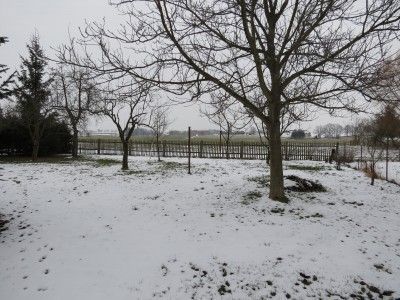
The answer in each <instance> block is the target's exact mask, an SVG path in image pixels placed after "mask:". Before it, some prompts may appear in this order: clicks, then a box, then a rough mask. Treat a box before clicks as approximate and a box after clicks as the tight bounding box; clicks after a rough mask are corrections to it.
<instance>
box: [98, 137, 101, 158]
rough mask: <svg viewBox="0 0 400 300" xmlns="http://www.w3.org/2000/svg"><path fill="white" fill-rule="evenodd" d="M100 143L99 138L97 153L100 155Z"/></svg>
mask: <svg viewBox="0 0 400 300" xmlns="http://www.w3.org/2000/svg"><path fill="white" fill-rule="evenodd" d="M100 143H101V140H100V139H98V140H97V154H98V155H100Z"/></svg>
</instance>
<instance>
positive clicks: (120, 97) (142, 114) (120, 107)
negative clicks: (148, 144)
mask: <svg viewBox="0 0 400 300" xmlns="http://www.w3.org/2000/svg"><path fill="white" fill-rule="evenodd" d="M107 81H108V82H107V83H105V84H104V88H102V89H101V94H100V96H99V97H98V98H97V99H96V101H95V102H94V107H93V108H92V109H91V112H92V113H94V114H97V115H104V116H106V117H108V118H109V119H110V120H111V121H112V122H113V123H114V125H115V126H116V127H117V130H118V135H119V138H120V140H121V143H122V151H123V158H122V170H128V169H129V166H128V155H129V139H130V138H131V136H132V133H133V131H134V130H135V128H137V127H138V126H148V118H149V115H150V113H151V102H152V99H153V98H152V95H151V85H150V84H148V83H143V82H140V81H136V80H135V79H134V78H129V79H126V78H125V79H124V78H123V79H120V80H118V81H117V82H116V81H115V80H111V81H109V80H107Z"/></svg>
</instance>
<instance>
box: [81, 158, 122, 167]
mask: <svg viewBox="0 0 400 300" xmlns="http://www.w3.org/2000/svg"><path fill="white" fill-rule="evenodd" d="M88 161H91V162H94V163H95V164H96V166H97V167H109V166H113V165H119V164H121V163H122V162H120V161H118V160H115V159H110V158H100V159H88Z"/></svg>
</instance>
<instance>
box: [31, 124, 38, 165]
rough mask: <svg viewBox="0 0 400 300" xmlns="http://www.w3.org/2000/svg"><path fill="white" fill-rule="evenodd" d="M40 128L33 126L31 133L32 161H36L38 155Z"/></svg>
mask: <svg viewBox="0 0 400 300" xmlns="http://www.w3.org/2000/svg"><path fill="white" fill-rule="evenodd" d="M39 144H40V128H39V126H35V128H34V129H33V133H32V161H37V159H38V155H39Z"/></svg>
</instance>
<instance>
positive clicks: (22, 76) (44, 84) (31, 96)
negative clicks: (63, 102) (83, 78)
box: [15, 35, 51, 161]
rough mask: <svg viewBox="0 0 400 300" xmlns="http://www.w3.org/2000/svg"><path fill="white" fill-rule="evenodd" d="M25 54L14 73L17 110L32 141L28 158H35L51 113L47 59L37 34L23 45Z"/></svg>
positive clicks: (34, 159) (33, 159)
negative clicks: (25, 47)
mask: <svg viewBox="0 0 400 300" xmlns="http://www.w3.org/2000/svg"><path fill="white" fill-rule="evenodd" d="M27 48H28V57H27V58H22V57H21V59H22V64H21V70H20V72H19V74H18V76H17V78H18V83H17V88H16V91H15V94H16V97H17V111H18V112H19V114H20V116H21V118H22V120H23V122H24V125H25V126H26V127H27V129H28V132H29V135H30V138H31V142H32V161H36V160H37V158H38V152H39V145H40V138H41V136H42V135H43V131H44V128H45V124H46V120H47V119H48V116H49V114H50V113H51V105H50V89H49V85H50V83H51V79H49V78H48V77H47V75H46V66H47V62H46V60H45V59H44V58H43V57H44V55H43V50H42V48H41V46H40V43H39V37H38V35H34V36H33V37H32V39H31V41H30V44H28V45H27Z"/></svg>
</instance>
